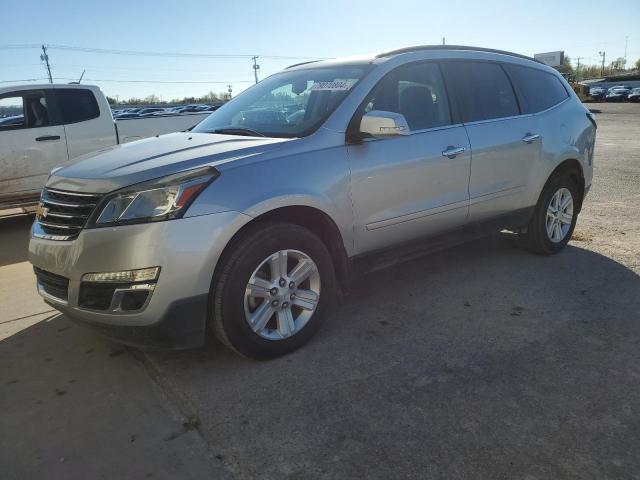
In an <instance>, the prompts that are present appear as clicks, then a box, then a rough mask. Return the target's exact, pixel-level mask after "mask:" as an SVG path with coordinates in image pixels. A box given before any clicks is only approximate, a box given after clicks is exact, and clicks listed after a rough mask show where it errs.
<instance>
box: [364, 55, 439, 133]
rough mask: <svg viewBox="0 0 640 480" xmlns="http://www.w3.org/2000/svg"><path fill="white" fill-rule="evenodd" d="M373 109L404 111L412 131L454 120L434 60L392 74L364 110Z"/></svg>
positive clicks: (368, 101)
mask: <svg viewBox="0 0 640 480" xmlns="http://www.w3.org/2000/svg"><path fill="white" fill-rule="evenodd" d="M371 110H384V111H387V112H394V113H401V114H402V115H404V117H405V119H406V120H407V123H408V124H409V128H410V129H411V130H424V129H427V128H435V127H441V126H444V125H449V124H450V123H451V115H450V113H449V103H448V100H447V95H446V93H445V88H444V83H443V81H442V75H441V74H440V68H439V67H438V65H437V64H435V63H416V64H412V65H408V66H405V67H399V68H397V69H396V70H394V71H393V72H391V73H389V74H388V75H387V76H386V77H384V78H383V79H382V80H381V81H380V82H379V83H378V85H376V87H375V88H374V89H373V91H372V92H371V94H370V96H369V99H368V100H367V101H365V109H364V113H367V112H369V111H371Z"/></svg>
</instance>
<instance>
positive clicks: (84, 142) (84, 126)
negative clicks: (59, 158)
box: [53, 88, 116, 159]
mask: <svg viewBox="0 0 640 480" xmlns="http://www.w3.org/2000/svg"><path fill="white" fill-rule="evenodd" d="M53 96H54V99H55V104H56V107H57V108H56V110H57V111H58V112H59V115H60V117H59V121H60V123H62V124H64V129H65V132H66V135H67V146H68V150H69V158H71V159H72V158H75V157H78V156H80V155H84V154H85V153H89V152H94V151H96V150H100V149H103V148H105V147H109V146H111V145H115V143H116V139H115V127H114V123H113V118H112V116H111V111H105V112H101V111H100V107H99V105H98V101H97V99H96V97H95V95H94V93H93V91H91V90H90V89H88V88H56V89H55V90H53Z"/></svg>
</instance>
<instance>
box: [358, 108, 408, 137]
mask: <svg viewBox="0 0 640 480" xmlns="http://www.w3.org/2000/svg"><path fill="white" fill-rule="evenodd" d="M360 133H364V134H368V135H371V136H373V137H386V136H393V135H409V134H410V133H411V130H410V129H409V124H408V123H407V119H406V118H404V115H402V114H401V113H394V112H385V111H383V110H371V111H370V112H369V113H365V114H364V115H363V116H362V120H361V121H360Z"/></svg>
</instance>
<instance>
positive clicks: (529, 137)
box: [522, 133, 540, 143]
mask: <svg viewBox="0 0 640 480" xmlns="http://www.w3.org/2000/svg"><path fill="white" fill-rule="evenodd" d="M539 138H540V135H539V134H537V133H536V134H531V133H527V134H526V135H525V136H524V137H522V141H523V142H524V143H532V142H535V141H536V140H538V139H539Z"/></svg>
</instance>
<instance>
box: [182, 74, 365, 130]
mask: <svg viewBox="0 0 640 480" xmlns="http://www.w3.org/2000/svg"><path fill="white" fill-rule="evenodd" d="M370 68H371V66H369V65H348V66H327V67H321V68H309V69H305V70H289V71H287V70H285V71H283V72H280V73H278V74H276V75H273V76H271V77H269V78H266V79H265V80H263V81H262V82H260V83H258V84H257V85H256V86H254V87H251V88H250V89H248V90H247V91H246V92H243V93H242V94H241V95H239V96H237V97H236V98H234V99H233V100H231V101H230V102H228V103H226V104H225V105H223V106H222V107H220V108H219V109H218V110H216V111H215V112H214V113H212V114H211V115H210V116H209V117H207V118H206V119H205V120H203V121H202V122H200V123H199V124H198V125H196V127H195V128H194V129H193V131H194V132H202V133H217V132H218V131H220V133H236V134H242V132H245V134H257V135H264V136H266V137H284V138H292V137H304V136H306V135H310V134H311V133H313V132H315V131H316V130H317V129H318V128H319V127H320V125H322V124H323V123H324V121H325V120H326V119H327V118H328V117H329V115H330V114H331V113H332V112H333V111H334V110H335V109H336V107H337V106H338V105H339V104H340V103H341V102H342V100H344V99H345V98H346V96H347V95H348V94H349V92H350V91H351V89H352V88H353V87H354V86H355V85H356V83H358V81H359V80H360V79H361V78H362V77H363V76H364V75H365V73H366V72H367V71H369V70H370ZM224 130H227V131H226V132H225V131H224Z"/></svg>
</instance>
